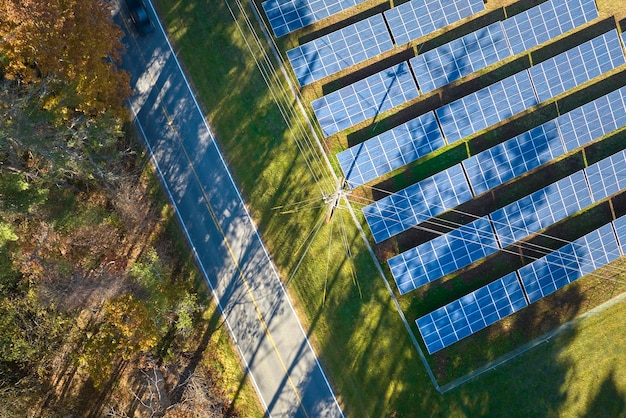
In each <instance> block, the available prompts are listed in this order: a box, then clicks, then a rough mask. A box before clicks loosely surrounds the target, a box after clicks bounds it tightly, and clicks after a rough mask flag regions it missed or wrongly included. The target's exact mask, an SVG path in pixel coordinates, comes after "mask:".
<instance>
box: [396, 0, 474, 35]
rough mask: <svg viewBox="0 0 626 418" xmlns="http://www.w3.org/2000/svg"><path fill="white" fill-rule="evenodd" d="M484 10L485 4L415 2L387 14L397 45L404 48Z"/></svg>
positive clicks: (442, 0)
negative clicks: (415, 40)
mask: <svg viewBox="0 0 626 418" xmlns="http://www.w3.org/2000/svg"><path fill="white" fill-rule="evenodd" d="M484 9H485V5H484V4H483V1H482V0H412V1H410V2H408V3H403V4H401V5H399V6H397V7H394V8H393V9H391V10H387V11H386V12H385V18H386V19H387V22H388V23H389V27H390V28H391V33H392V34H393V39H394V40H395V43H396V45H402V44H405V43H407V42H410V41H412V40H414V39H417V38H419V37H421V36H424V35H426V34H429V33H431V32H434V31H436V30H437V29H441V28H443V27H444V26H447V25H449V24H451V23H454V22H456V21H458V20H461V19H463V18H465V17H467V16H471V15H473V14H474V13H478V12H480V11H481V10H484Z"/></svg>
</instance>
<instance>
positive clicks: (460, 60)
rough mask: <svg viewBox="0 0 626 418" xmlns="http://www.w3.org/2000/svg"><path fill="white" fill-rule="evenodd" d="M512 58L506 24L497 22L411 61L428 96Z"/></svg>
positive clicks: (420, 84)
mask: <svg viewBox="0 0 626 418" xmlns="http://www.w3.org/2000/svg"><path fill="white" fill-rule="evenodd" d="M510 55H511V49H510V48H509V46H508V44H507V41H506V37H505V36H504V32H503V31H502V24H501V23H500V22H496V23H493V24H491V25H489V26H487V27H485V28H482V29H479V30H477V31H475V32H472V33H470V34H468V35H465V36H464V37H462V38H459V39H455V40H454V41H452V42H450V43H447V44H445V45H442V46H440V47H438V48H435V49H433V50H430V51H428V52H426V53H424V54H420V55H418V56H416V57H414V58H412V59H411V60H410V61H409V62H410V63H411V67H412V68H413V72H414V73H415V77H416V78H417V83H418V84H419V87H420V90H422V93H424V94H425V93H427V92H429V91H432V90H435V89H436V88H439V87H442V86H445V85H446V84H448V83H451V82H453V81H454V80H458V79H459V78H461V77H465V76H466V75H468V74H471V73H473V72H475V71H478V70H480V69H481V68H485V67H487V66H489V65H491V64H493V63H495V62H498V61H500V60H502V59H504V58H506V57H508V56H510Z"/></svg>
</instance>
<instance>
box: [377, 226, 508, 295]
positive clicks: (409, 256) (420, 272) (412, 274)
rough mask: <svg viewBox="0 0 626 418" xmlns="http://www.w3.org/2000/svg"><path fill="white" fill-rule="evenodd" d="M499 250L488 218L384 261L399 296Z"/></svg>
mask: <svg viewBox="0 0 626 418" xmlns="http://www.w3.org/2000/svg"><path fill="white" fill-rule="evenodd" d="M497 250H498V243H497V242H496V236H495V235H494V232H493V229H492V227H491V223H490V222H489V220H488V218H487V217H483V218H479V219H477V220H475V221H473V222H471V223H469V224H467V225H463V226H461V227H459V228H457V229H455V230H453V231H451V232H448V233H447V234H444V235H441V236H439V237H437V238H435V239H433V240H430V241H428V242H425V243H424V244H421V245H418V246H417V247H415V248H412V249H410V250H408V251H405V252H403V253H401V254H399V255H397V256H395V257H392V258H390V259H389V260H387V262H388V263H389V268H390V269H391V274H393V278H394V279H395V281H396V284H397V285H398V290H399V291H400V293H401V294H405V293H407V292H410V291H411V290H413V289H417V288H418V287H420V286H423V285H425V284H427V283H430V282H432V281H434V280H437V279H439V278H441V277H443V276H445V275H447V274H450V273H452V272H454V271H456V270H459V269H461V268H463V267H467V266H469V265H470V264H472V263H473V262H475V261H478V260H480V259H481V258H483V257H486V256H488V255H489V254H491V253H494V252H496V251H497Z"/></svg>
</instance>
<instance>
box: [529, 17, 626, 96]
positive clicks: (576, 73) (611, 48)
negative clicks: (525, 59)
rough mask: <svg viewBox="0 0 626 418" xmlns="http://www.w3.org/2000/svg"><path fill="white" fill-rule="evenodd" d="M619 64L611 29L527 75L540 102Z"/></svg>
mask: <svg viewBox="0 0 626 418" xmlns="http://www.w3.org/2000/svg"><path fill="white" fill-rule="evenodd" d="M622 64H624V53H623V51H622V45H621V44H620V41H619V38H618V36H617V31H616V30H615V29H613V30H612V31H610V32H607V33H605V34H604V35H600V36H598V37H596V38H594V39H592V40H590V41H587V42H585V43H583V44H580V45H578V46H577V47H575V48H572V49H570V50H568V51H565V52H563V53H562V54H559V55H557V56H555V57H553V58H550V59H549V60H546V61H544V62H542V63H540V64H537V65H535V66H533V67H530V69H529V70H528V71H529V73H530V78H531V79H532V81H533V85H534V86H535V91H536V92H537V97H539V101H540V102H544V101H546V100H549V99H551V98H552V97H554V96H558V95H559V94H561V93H563V92H565V91H567V90H570V89H573V88H574V87H576V86H578V85H580V84H583V83H585V82H586V81H589V80H591V79H592V78H595V77H597V76H599V75H600V74H603V73H605V72H607V71H610V70H612V69H613V68H616V67H619V66H620V65H622Z"/></svg>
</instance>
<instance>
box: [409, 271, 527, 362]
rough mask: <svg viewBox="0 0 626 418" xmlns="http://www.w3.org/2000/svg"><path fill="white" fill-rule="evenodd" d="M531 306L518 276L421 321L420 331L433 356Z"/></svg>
mask: <svg viewBox="0 0 626 418" xmlns="http://www.w3.org/2000/svg"><path fill="white" fill-rule="evenodd" d="M526 306H527V302H526V299H525V298H524V292H523V291H522V287H521V286H520V284H519V281H518V280H517V276H516V275H515V272H513V273H510V274H508V275H506V276H504V277H502V278H501V279H498V280H496V281H494V282H493V283H490V284H488V285H487V286H484V287H481V288H480V289H478V290H476V291H474V292H472V293H470V294H468V295H466V296H463V297H462V298H460V299H457V300H455V301H454V302H451V303H449V304H447V305H446V306H442V307H441V308H439V309H437V310H435V311H433V312H431V313H429V314H428V315H425V316H423V317H421V318H419V319H418V320H417V321H415V322H416V323H417V327H418V329H419V331H420V334H421V335H422V338H423V339H424V343H426V349H427V350H428V352H429V353H430V354H433V353H435V352H437V351H439V350H441V349H442V348H445V347H447V346H449V345H450V344H453V343H455V342H457V341H459V340H461V339H463V338H465V337H467V336H469V335H471V334H473V333H475V332H478V331H480V330H481V329H484V328H486V327H488V326H489V325H491V324H493V323H495V322H497V321H499V320H500V319H502V318H505V317H507V316H509V315H511V314H513V313H514V312H517V311H519V310H520V309H522V308H524V307H526Z"/></svg>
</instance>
